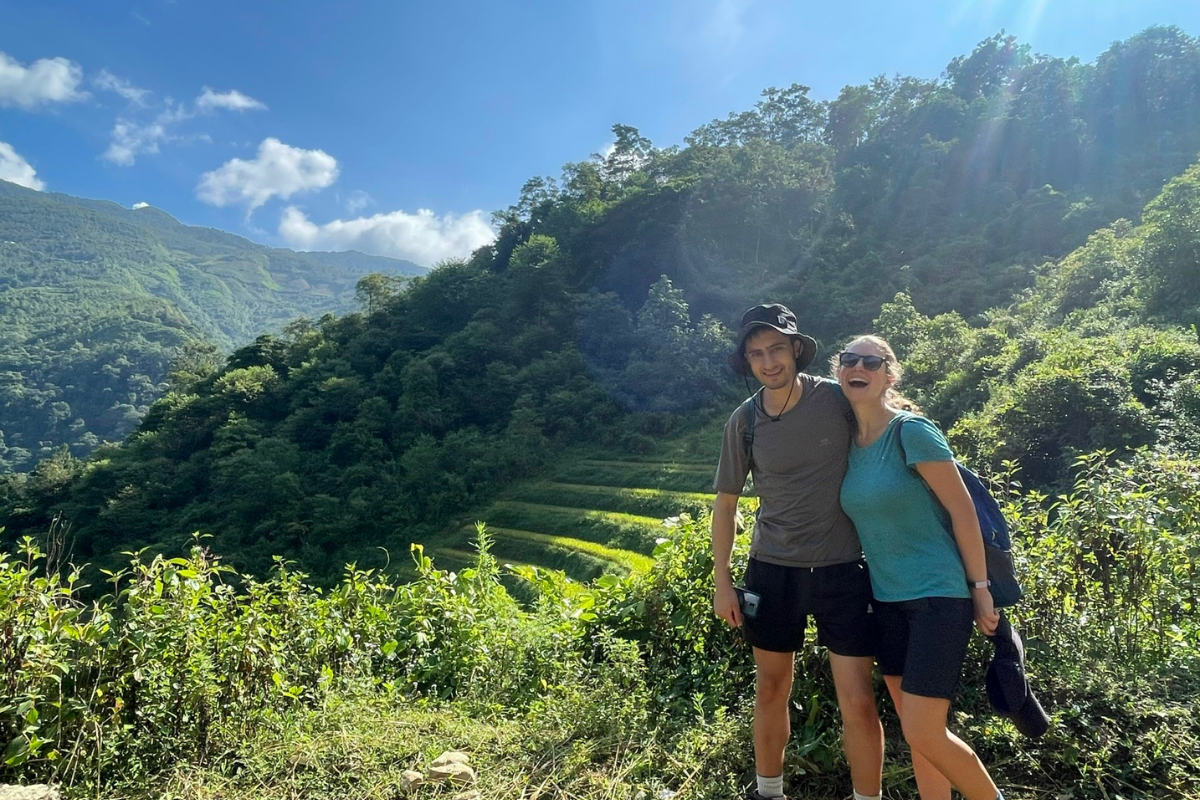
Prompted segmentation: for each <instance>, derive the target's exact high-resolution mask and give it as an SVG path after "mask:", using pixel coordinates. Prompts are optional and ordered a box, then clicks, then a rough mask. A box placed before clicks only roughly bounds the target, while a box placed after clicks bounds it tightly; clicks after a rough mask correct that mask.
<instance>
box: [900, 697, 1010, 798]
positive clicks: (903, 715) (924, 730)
mask: <svg viewBox="0 0 1200 800" xmlns="http://www.w3.org/2000/svg"><path fill="white" fill-rule="evenodd" d="M888 688H889V689H890V688H891V686H890V685H889V686H888ZM900 708H901V709H902V711H901V712H900V724H901V726H902V727H903V728H904V739H905V741H907V742H908V746H909V747H911V748H912V751H913V762H914V769H915V762H916V758H917V755H918V754H920V755H921V756H924V757H925V758H926V759H928V760H929V762H930V763H931V764H932V765H933V766H934V767H935V768H936V769H937V771H938V772H940V773H942V775H944V776H946V778H948V779H949V781H950V783H951V784H953V785H954V788H956V789H958V791H959V792H960V793H961V794H962V796H963V797H965V798H966V799H967V800H996V797H997V796H998V795H999V794H1000V792H999V790H998V789H997V788H996V784H995V782H993V781H992V778H991V776H990V775H988V772H987V770H986V769H985V768H984V766H983V763H982V762H981V761H980V760H979V756H977V755H975V751H974V750H972V749H971V748H970V747H969V746H968V745H967V743H966V742H964V741H963V740H962V739H959V738H958V737H957V736H955V735H954V734H953V733H951V732H950V731H949V730H948V729H947V728H946V715H947V713H948V712H949V710H950V701H949V700H943V699H942V698H940V697H922V696H921V695H916V694H909V693H908V692H905V691H901V692H900Z"/></svg>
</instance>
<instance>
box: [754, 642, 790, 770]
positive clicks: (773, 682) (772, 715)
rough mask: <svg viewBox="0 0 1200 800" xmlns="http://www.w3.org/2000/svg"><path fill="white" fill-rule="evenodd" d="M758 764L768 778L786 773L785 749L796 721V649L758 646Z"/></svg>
mask: <svg viewBox="0 0 1200 800" xmlns="http://www.w3.org/2000/svg"><path fill="white" fill-rule="evenodd" d="M754 666H755V681H754V766H755V770H756V771H757V772H758V774H759V775H761V776H762V777H764V778H773V777H775V776H776V775H782V774H783V749H784V747H786V746H787V740H788V736H790V735H791V732H792V725H791V721H790V720H789V719H788V698H789V697H791V694H792V671H793V669H794V660H793V654H792V653H776V652H773V651H771V650H761V649H759V648H757V647H756V648H754Z"/></svg>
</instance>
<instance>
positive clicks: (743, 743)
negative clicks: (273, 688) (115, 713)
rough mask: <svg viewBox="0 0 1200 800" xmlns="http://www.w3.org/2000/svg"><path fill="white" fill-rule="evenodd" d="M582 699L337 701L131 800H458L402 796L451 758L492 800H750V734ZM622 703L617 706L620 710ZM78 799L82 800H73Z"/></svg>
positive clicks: (285, 720) (437, 790)
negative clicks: (529, 708) (462, 757)
mask: <svg viewBox="0 0 1200 800" xmlns="http://www.w3.org/2000/svg"><path fill="white" fill-rule="evenodd" d="M592 702H593V701H592V698H591V697H589V696H588V695H586V694H583V693H581V692H579V691H576V692H574V693H572V692H557V693H556V692H548V693H547V698H546V699H545V700H544V701H543V702H542V703H541V704H540V708H539V711H538V712H537V713H535V714H529V715H522V714H517V715H499V714H489V713H480V712H478V711H476V710H474V709H471V708H468V707H464V706H463V704H458V703H454V704H447V705H444V706H431V705H424V704H416V703H413V702H412V701H411V700H409V699H408V698H407V697H405V696H404V695H403V693H401V692H396V693H394V694H391V695H387V694H382V693H374V692H369V691H363V692H358V693H354V694H350V693H346V694H341V693H339V694H337V695H334V696H332V697H330V698H329V699H328V700H326V701H325V702H324V703H323V704H322V705H321V706H320V707H317V708H314V709H297V710H296V711H294V712H292V713H291V714H288V715H283V716H281V717H280V718H279V719H278V721H277V723H276V724H275V726H274V727H273V729H272V730H269V731H263V732H262V733H260V734H259V735H257V736H255V737H254V738H252V739H250V740H248V741H245V742H244V743H243V746H242V747H241V748H239V751H238V752H229V753H223V754H220V755H219V756H218V757H217V758H214V759H213V760H211V761H210V762H208V763H205V764H203V765H201V764H185V765H181V766H180V767H178V768H177V769H176V770H174V772H172V773H170V774H168V775H165V776H163V778H162V779H161V780H160V781H157V782H155V784H154V785H153V786H152V787H146V788H144V789H141V790H140V791H136V792H128V793H125V794H124V796H125V797H127V798H129V800H150V798H173V799H177V800H297V799H298V798H304V800H396V799H397V798H403V797H408V798H418V799H419V800H451V799H452V798H453V797H455V796H456V795H458V794H459V793H461V792H463V791H466V787H451V786H447V785H436V784H426V785H424V786H421V787H420V788H419V789H417V790H416V791H415V792H414V793H412V794H409V795H405V794H403V793H402V792H401V791H400V775H401V773H402V772H404V771H405V770H408V769H415V770H418V771H424V770H425V769H427V767H428V765H429V763H430V762H432V761H433V760H434V759H435V758H437V757H438V755H440V754H441V753H442V752H444V751H446V750H451V749H458V750H462V751H464V752H466V753H467V754H468V756H469V758H470V764H471V766H472V768H473V769H475V771H476V773H477V775H478V783H477V784H476V786H475V787H474V788H475V789H476V790H478V791H479V793H480V795H481V796H482V797H483V798H484V800H531V798H588V800H616V798H625V799H626V800H628V799H629V798H634V797H639V796H641V797H648V798H657V797H659V796H660V795H661V794H662V793H663V792H664V790H666V789H672V790H673V791H678V792H679V794H680V795H681V800H715V798H717V797H733V796H740V795H741V790H742V789H743V788H744V783H745V781H746V780H747V778H746V775H745V774H744V773H745V770H744V769H742V767H743V764H742V763H741V761H740V760H738V759H734V758H732V756H733V755H734V754H735V753H740V752H741V751H743V750H745V749H746V747H747V746H748V741H747V739H748V733H747V730H748V728H747V727H746V726H745V725H734V724H732V723H725V724H722V725H719V726H710V727H707V728H704V729H702V730H697V731H696V732H695V733H694V734H692V735H691V736H687V737H683V738H682V740H680V741H677V742H672V743H671V744H670V745H669V746H664V744H663V743H659V742H657V741H654V738H653V737H652V736H650V735H648V734H647V731H646V730H645V727H644V723H642V722H641V721H640V720H629V719H628V717H629V716H630V714H631V712H628V711H627V712H624V713H617V714H614V713H612V712H610V711H609V710H608V709H607V708H595V707H587V708H581V706H585V705H589V704H591V703H592ZM614 702H615V701H614ZM68 797H69V799H70V797H71V796H70V795H69V796H68Z"/></svg>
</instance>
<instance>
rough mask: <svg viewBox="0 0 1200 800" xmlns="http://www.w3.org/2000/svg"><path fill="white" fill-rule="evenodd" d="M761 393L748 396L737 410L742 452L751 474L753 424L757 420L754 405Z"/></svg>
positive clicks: (752, 464)
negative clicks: (739, 418)
mask: <svg viewBox="0 0 1200 800" xmlns="http://www.w3.org/2000/svg"><path fill="white" fill-rule="evenodd" d="M761 392H762V389H759V390H758V391H757V392H755V393H754V394H752V395H750V396H749V397H748V398H746V399H745V400H744V401H742V406H741V408H739V409H738V413H740V414H741V415H742V452H743V453H745V455H746V463H747V464H748V465H749V468H750V471H751V472H753V471H754V423H755V422H757V419H758V413H757V409H756V408H755V404H756V403H757V399H758V396H759V394H760V393H761Z"/></svg>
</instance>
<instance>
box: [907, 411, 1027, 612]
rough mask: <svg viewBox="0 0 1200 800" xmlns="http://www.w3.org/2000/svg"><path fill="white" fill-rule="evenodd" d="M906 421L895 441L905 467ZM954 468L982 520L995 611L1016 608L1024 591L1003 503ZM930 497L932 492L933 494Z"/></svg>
mask: <svg viewBox="0 0 1200 800" xmlns="http://www.w3.org/2000/svg"><path fill="white" fill-rule="evenodd" d="M907 421H908V420H907V419H905V420H901V421H900V430H898V431H897V432H896V441H897V442H899V443H900V456H901V457H902V458H903V459H904V463H905V464H907V463H908V456H907V454H906V453H905V452H904V437H903V430H904V423H905V422H907ZM954 466H956V467H958V474H959V476H960V477H961V478H962V482H963V483H964V484H966V487H967V492H968V493H970V495H971V502H973V503H974V504H975V515H976V516H977V517H979V530H980V531H981V532H982V533H983V553H984V556H985V557H986V559H987V572H988V580H989V581H991V584H992V585H991V587H990V588H991V591H992V601H993V603H995V606H996V608H1006V607H1008V606H1012V605H1016V604H1017V601H1019V600H1020V599H1021V598H1022V597H1023V596H1024V595H1025V592H1024V591H1023V590H1022V589H1021V583H1020V581H1018V580H1017V570H1016V567H1015V565H1014V564H1013V557H1012V538H1011V537H1010V536H1009V534H1008V521H1007V520H1005V519H1004V514H1002V513H1001V512H1000V504H999V503H997V502H996V498H994V497H992V493H991V492H990V491H988V488H987V485H986V484H984V482H983V480H982V479H981V478H980V477H979V476H978V475H976V474H975V473H974V472H972V471H971V470H969V469H967V468H966V467H964V466H963V465H962V464H961V463H959V462H958V461H957V460H955V462H954ZM912 472H913V474H914V475H917V477H920V475H919V473H917V471H916V470H912ZM930 494H933V492H932V491H930ZM934 499H937V498H936V497H935V498H934Z"/></svg>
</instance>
